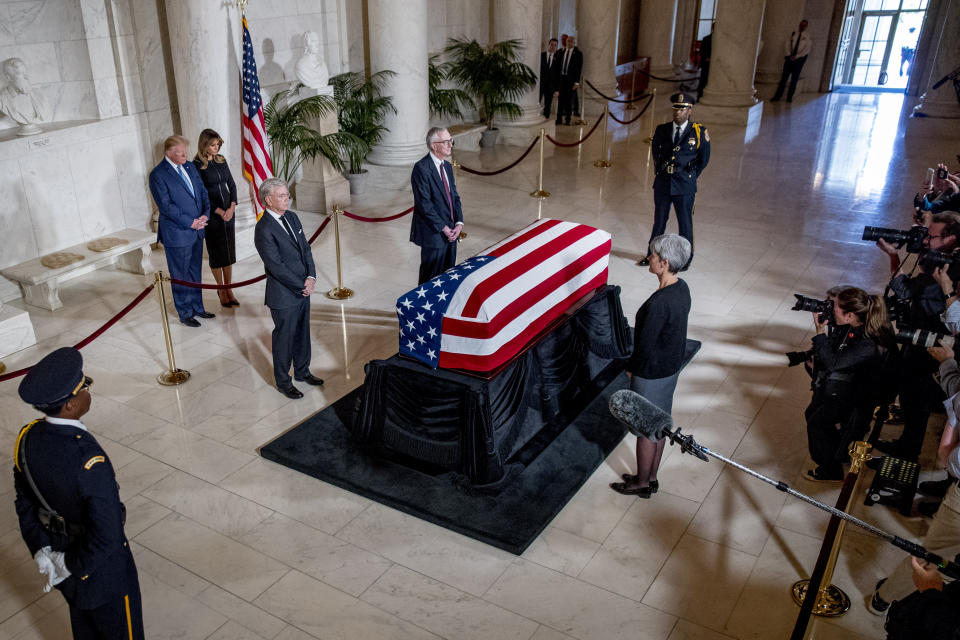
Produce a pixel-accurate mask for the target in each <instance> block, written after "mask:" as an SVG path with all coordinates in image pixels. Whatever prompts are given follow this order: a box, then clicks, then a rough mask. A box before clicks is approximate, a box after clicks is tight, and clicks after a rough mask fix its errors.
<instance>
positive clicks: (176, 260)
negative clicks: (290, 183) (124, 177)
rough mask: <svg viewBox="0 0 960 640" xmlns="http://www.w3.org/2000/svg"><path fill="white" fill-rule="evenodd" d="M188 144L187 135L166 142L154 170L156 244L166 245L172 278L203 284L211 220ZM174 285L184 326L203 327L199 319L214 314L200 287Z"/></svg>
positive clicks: (165, 251)
mask: <svg viewBox="0 0 960 640" xmlns="http://www.w3.org/2000/svg"><path fill="white" fill-rule="evenodd" d="M188 144H190V141H189V140H187V139H186V138H184V137H183V136H170V137H169V138H167V139H166V140H164V142H163V154H164V158H163V160H161V161H160V164H158V165H157V166H156V167H154V168H153V171H151V172H150V193H151V194H153V201H154V202H156V203H157V210H158V211H159V212H160V218H159V220H158V221H157V242H160V243H162V244H163V251H164V254H166V257H167V268H168V269H169V270H170V276H171V277H173V278H176V279H178V280H186V281H188V282H200V281H201V275H200V269H201V268H202V265H203V235H204V231H203V228H204V227H206V226H207V220H209V219H210V199H209V198H208V197H207V188H206V187H205V186H203V181H202V180H201V179H200V174H199V173H198V172H197V169H196V167H194V166H193V163H192V162H187V145H188ZM170 289H171V290H172V291H173V304H174V306H175V307H176V308H177V315H179V316H180V323H181V324H184V325H186V326H188V327H199V326H200V323H199V322H198V321H197V318H215V317H216V315H214V314H212V313H207V312H206V310H204V308H203V296H202V295H201V293H200V289H194V288H192V287H185V286H183V285H179V284H173V285H170ZM195 316H196V317H195Z"/></svg>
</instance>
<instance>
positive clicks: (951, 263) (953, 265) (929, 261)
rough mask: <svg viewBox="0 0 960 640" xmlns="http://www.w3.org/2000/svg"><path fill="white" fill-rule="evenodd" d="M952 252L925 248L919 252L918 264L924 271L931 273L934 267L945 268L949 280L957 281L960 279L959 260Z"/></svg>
mask: <svg viewBox="0 0 960 640" xmlns="http://www.w3.org/2000/svg"><path fill="white" fill-rule="evenodd" d="M956 258H957V256H955V255H954V254H952V253H945V252H943V251H937V250H936V249H927V250H926V251H924V252H923V253H921V254H920V258H919V260H918V264H919V265H920V268H921V269H922V270H923V272H924V273H929V274H932V273H933V270H934V269H937V268H939V267H946V268H947V275H948V276H950V280H952V281H953V282H957V281H958V280H960V260H957V259H956Z"/></svg>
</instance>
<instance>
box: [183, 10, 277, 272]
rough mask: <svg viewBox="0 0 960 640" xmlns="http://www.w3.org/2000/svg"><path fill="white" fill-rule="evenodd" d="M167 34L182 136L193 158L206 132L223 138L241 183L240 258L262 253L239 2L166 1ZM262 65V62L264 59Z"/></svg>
mask: <svg viewBox="0 0 960 640" xmlns="http://www.w3.org/2000/svg"><path fill="white" fill-rule="evenodd" d="M166 14H167V30H168V32H169V34H170V53H171V56H172V58H173V73H174V78H175V80H176V90H177V108H178V110H179V112H180V127H181V130H180V131H179V132H173V131H171V132H170V133H171V134H172V133H180V134H182V135H183V136H185V137H186V138H187V139H188V140H190V147H189V148H188V152H189V155H190V157H192V156H193V154H194V153H195V151H196V141H197V138H198V137H199V136H200V132H201V131H203V130H204V129H206V128H210V129H213V130H215V131H216V132H217V133H219V134H220V135H221V136H222V137H223V147H222V148H221V149H220V153H221V154H223V156H224V157H225V158H226V159H227V164H228V165H229V167H230V172H231V173H232V174H233V179H234V180H235V181H236V183H237V197H238V199H239V200H240V201H239V202H238V203H237V211H236V217H235V219H236V247H237V258H238V259H243V258H246V257H248V256H252V255H253V254H255V253H256V249H255V248H254V246H253V227H254V225H255V224H256V221H257V220H256V210H255V209H256V200H251V198H250V195H251V191H250V187H249V183H248V182H247V181H246V180H244V178H243V173H242V161H241V150H242V142H243V141H242V139H241V132H240V126H241V125H240V108H239V96H240V67H241V53H240V40H241V33H242V28H241V25H240V13H239V11H237V9H236V8H235V7H234V6H233V3H221V2H196V1H195V0H166ZM261 60H262V58H261Z"/></svg>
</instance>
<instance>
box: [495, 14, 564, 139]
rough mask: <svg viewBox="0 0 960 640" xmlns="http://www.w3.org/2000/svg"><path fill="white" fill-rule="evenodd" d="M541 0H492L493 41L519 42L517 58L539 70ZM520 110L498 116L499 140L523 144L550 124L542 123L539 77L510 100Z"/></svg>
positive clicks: (541, 20)
mask: <svg viewBox="0 0 960 640" xmlns="http://www.w3.org/2000/svg"><path fill="white" fill-rule="evenodd" d="M542 22H543V2H542V0H494V5H493V39H494V41H495V42H501V41H503V40H511V39H516V40H520V41H521V42H522V44H523V50H522V51H521V52H520V61H521V62H523V63H524V64H525V65H527V66H528V67H530V68H531V69H533V72H534V73H535V74H539V73H540V51H541V50H542V48H543V47H545V46H546V42H544V41H543V40H544V39H545V38H549V36H542V35H541V34H542V31H543V24H542ZM514 102H516V103H517V104H518V105H520V109H521V111H522V112H523V113H522V114H521V115H520V117H519V118H517V119H516V120H504V119H501V118H498V119H497V120H496V126H497V128H498V129H500V136H499V138H500V140H501V141H502V142H504V143H506V144H517V145H522V146H527V145H528V144H530V139H531V136H532V135H535V134H537V133H539V131H540V127H547V128H549V129H551V130H550V131H549V133H551V134H552V133H553V131H554V129H553V128H552V127H553V125H550V126H547V125H546V124H545V123H544V117H543V106H542V105H541V104H540V97H539V79H538V83H535V84H534V85H533V86H532V87H530V89H528V90H527V91H526V92H525V93H524V94H523V95H522V96H520V98H519V99H516V100H514Z"/></svg>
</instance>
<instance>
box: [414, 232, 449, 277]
mask: <svg viewBox="0 0 960 640" xmlns="http://www.w3.org/2000/svg"><path fill="white" fill-rule="evenodd" d="M456 264H457V243H456V242H448V243H447V244H446V245H444V246H442V247H420V276H419V279H418V280H417V284H423V283H424V282H426V281H427V280H431V279H433V278H435V277H436V276H438V275H440V274H441V273H443V272H444V271H446V270H447V269H450V268H451V267H453V266H455V265H456Z"/></svg>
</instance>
